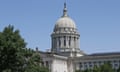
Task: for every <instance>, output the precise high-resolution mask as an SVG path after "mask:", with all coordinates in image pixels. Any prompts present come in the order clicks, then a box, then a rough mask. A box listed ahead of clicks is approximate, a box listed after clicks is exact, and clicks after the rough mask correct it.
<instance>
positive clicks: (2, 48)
mask: <svg viewBox="0 0 120 72" xmlns="http://www.w3.org/2000/svg"><path fill="white" fill-rule="evenodd" d="M25 47H26V43H25V41H24V39H23V38H22V37H21V36H20V34H19V30H14V27H13V26H12V25H9V26H7V27H5V28H4V30H3V31H2V32H0V72H2V71H3V70H5V69H11V70H12V71H14V70H16V66H18V65H19V64H20V61H19V59H18V58H19V55H18V54H19V52H20V50H22V49H25ZM18 67H19V66H18Z"/></svg>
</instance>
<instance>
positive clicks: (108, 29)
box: [0, 0, 120, 53]
mask: <svg viewBox="0 0 120 72" xmlns="http://www.w3.org/2000/svg"><path fill="white" fill-rule="evenodd" d="M64 1H65V0H0V31H2V30H3V28H4V27H5V26H7V25H9V24H12V25H14V27H15V29H19V30H20V33H21V35H22V37H23V38H24V39H25V41H26V42H27V43H28V44H27V47H29V48H33V49H35V48H36V47H38V48H39V50H43V51H45V50H46V49H50V48H51V37H50V35H51V33H52V31H53V28H54V25H55V22H56V21H57V20H58V19H59V18H60V17H61V15H62V10H63V3H64ZM67 8H68V14H69V16H70V17H71V18H72V19H73V20H74V21H75V22H76V26H77V28H78V30H79V32H80V35H81V37H80V49H81V50H83V51H85V52H86V53H97V52H120V0H67Z"/></svg>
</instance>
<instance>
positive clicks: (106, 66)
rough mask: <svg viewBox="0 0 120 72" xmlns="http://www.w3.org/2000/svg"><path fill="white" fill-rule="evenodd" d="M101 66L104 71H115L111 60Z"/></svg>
mask: <svg viewBox="0 0 120 72" xmlns="http://www.w3.org/2000/svg"><path fill="white" fill-rule="evenodd" d="M100 68H101V71H102V72H114V70H113V68H112V65H111V64H110V63H109V62H106V63H105V64H104V65H102V66H101V67H100Z"/></svg>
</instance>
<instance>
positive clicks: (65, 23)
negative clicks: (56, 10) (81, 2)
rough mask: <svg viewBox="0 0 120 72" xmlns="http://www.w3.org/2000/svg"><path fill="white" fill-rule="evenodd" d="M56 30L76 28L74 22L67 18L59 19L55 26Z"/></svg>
mask: <svg viewBox="0 0 120 72" xmlns="http://www.w3.org/2000/svg"><path fill="white" fill-rule="evenodd" d="M56 28H76V25H75V22H74V21H73V20H72V19H71V18H70V17H68V16H64V17H61V18H60V19H58V21H57V22H56V24H55V29H56Z"/></svg>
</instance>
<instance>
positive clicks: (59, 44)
mask: <svg viewBox="0 0 120 72" xmlns="http://www.w3.org/2000/svg"><path fill="white" fill-rule="evenodd" d="M58 39H59V47H60V46H61V40H60V37H59V38H58Z"/></svg>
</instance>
